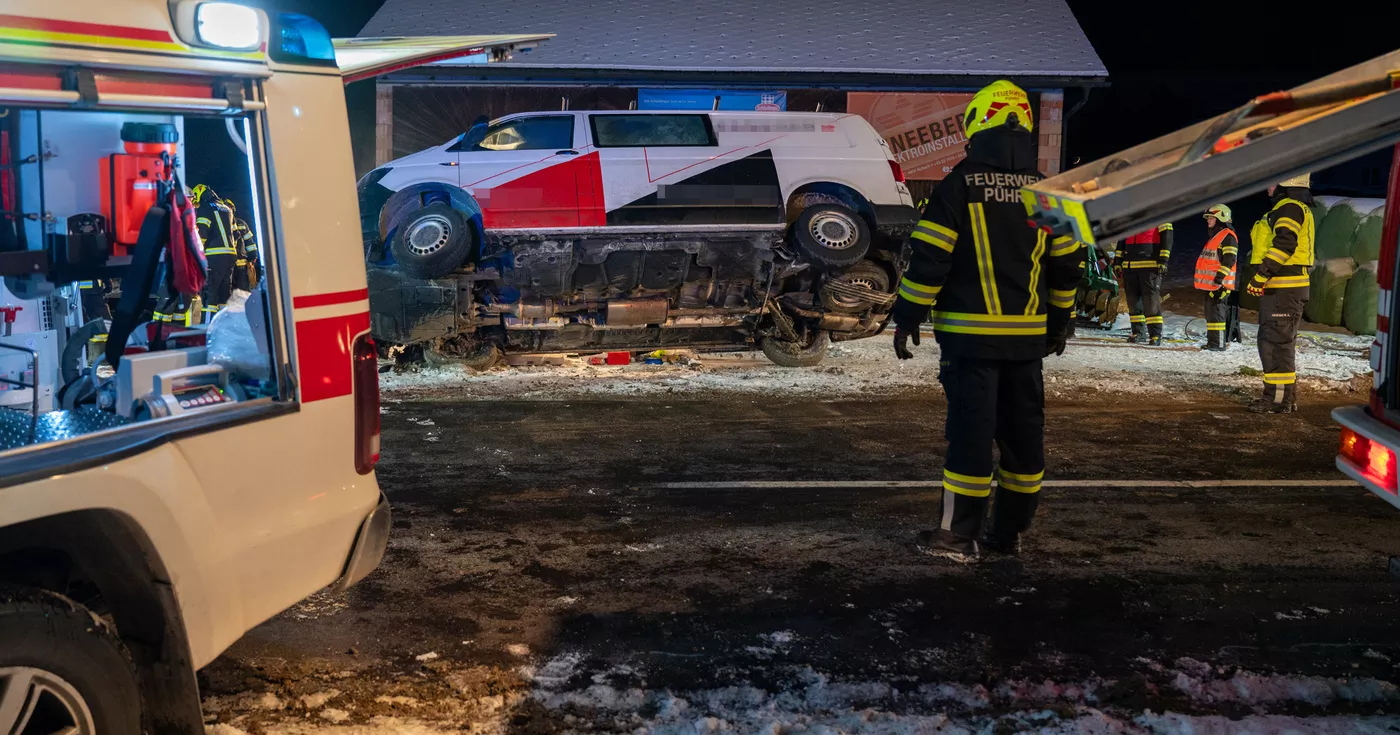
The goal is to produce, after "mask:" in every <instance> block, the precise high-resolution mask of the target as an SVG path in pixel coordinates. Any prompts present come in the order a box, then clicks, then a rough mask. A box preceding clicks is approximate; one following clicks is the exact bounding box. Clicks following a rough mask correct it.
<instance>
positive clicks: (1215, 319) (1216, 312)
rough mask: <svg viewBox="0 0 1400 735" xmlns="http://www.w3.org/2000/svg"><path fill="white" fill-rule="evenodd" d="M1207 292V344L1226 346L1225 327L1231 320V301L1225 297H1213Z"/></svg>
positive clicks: (1209, 345)
mask: <svg viewBox="0 0 1400 735" xmlns="http://www.w3.org/2000/svg"><path fill="white" fill-rule="evenodd" d="M1213 293H1214V292H1210V293H1207V294H1206V346H1208V347H1224V346H1225V327H1227V326H1229V322H1230V303H1229V302H1228V301H1227V300H1225V299H1217V298H1212V294H1213Z"/></svg>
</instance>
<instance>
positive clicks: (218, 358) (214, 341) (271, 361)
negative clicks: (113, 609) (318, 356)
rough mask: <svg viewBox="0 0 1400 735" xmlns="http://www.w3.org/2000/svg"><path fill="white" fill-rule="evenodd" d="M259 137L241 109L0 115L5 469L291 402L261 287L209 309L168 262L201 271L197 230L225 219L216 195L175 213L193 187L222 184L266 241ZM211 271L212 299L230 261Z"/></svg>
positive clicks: (1, 451) (206, 231) (0, 396)
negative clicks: (138, 433) (59, 446)
mask: <svg viewBox="0 0 1400 735" xmlns="http://www.w3.org/2000/svg"><path fill="white" fill-rule="evenodd" d="M255 130H256V128H255V127H254V126H253V125H252V124H251V120H250V119H249V118H248V117H213V116H200V115H194V114H176V113H161V112H140V113H137V112H116V111H113V112H108V111H95V110H68V109H37V108H24V107H18V106H15V107H3V108H0V141H3V145H0V148H2V149H3V150H0V167H3V169H0V170H4V171H6V172H7V173H9V174H10V175H9V176H6V177H5V179H4V181H3V183H4V184H5V186H4V187H3V188H0V196H3V197H4V199H5V201H4V203H3V206H0V211H2V212H3V215H0V232H3V233H4V234H3V235H0V262H3V263H4V266H3V267H4V276H5V278H4V287H3V288H0V463H3V461H4V459H5V455H6V454H7V453H13V452H20V453H24V452H26V451H28V450H33V449H38V448H42V447H43V446H45V445H47V444H51V443H58V442H71V441H73V440H77V439H82V438H85V437H89V436H95V435H99V434H104V433H115V434H120V433H121V432H122V431H124V430H126V429H128V428H130V427H136V426H140V425H143V424H147V423H152V422H158V421H162V420H168V419H174V418H178V417H186V418H189V417H199V416H202V415H205V414H208V415H209V416H210V417H211V419H212V418H213V417H214V416H215V415H217V414H218V413H219V412H220V411H228V410H229V409H230V408H235V407H238V406H240V405H248V406H251V405H254V404H262V405H272V404H276V403H278V402H281V401H285V400H287V399H289V398H291V397H292V396H291V395H290V394H289V393H288V386H289V385H290V381H287V380H285V376H284V375H281V374H279V372H278V370H277V369H276V366H277V365H286V364H287V363H288V360H287V358H286V357H285V356H283V357H281V358H280V359H279V358H277V357H276V353H277V352H278V351H279V350H280V349H281V347H280V345H281V344H282V343H281V341H280V340H277V339H274V333H273V331H272V330H273V328H274V327H275V326H276V324H277V321H276V319H275V318H274V315H273V312H274V311H276V310H275V309H269V307H268V305H269V304H270V303H272V302H271V301H270V300H269V299H268V292H267V285H268V284H266V283H259V284H257V285H256V286H255V287H254V288H253V292H252V293H247V292H237V293H235V294H233V295H232V297H225V296H223V295H222V294H221V300H222V301H225V302H227V306H225V308H224V309H223V310H221V311H217V312H215V311H214V310H212V309H204V308H203V307H202V305H201V304H202V302H201V300H200V296H201V295H202V294H201V293H198V292H190V293H181V292H180V288H179V287H180V286H181V285H183V286H185V288H186V290H192V289H191V288H190V284H189V283H188V278H189V276H190V274H189V273H184V272H183V271H181V270H180V266H178V265H172V263H174V262H176V261H177V260H179V258H174V257H173V254H174V255H179V254H181V253H180V252H179V251H180V250H181V249H183V250H184V253H183V255H184V256H185V257H184V259H185V263H184V265H186V266H188V265H189V264H190V263H194V264H196V266H195V268H194V270H198V266H197V263H198V260H199V257H202V256H199V257H194V256H195V254H196V253H202V252H203V250H204V249H205V245H204V244H203V243H202V242H200V234H203V235H204V236H206V237H214V236H221V235H219V234H218V233H220V232H221V230H220V226H219V225H218V224H217V223H215V222H213V218H217V217H229V218H230V219H229V224H230V225H231V224H232V222H233V220H232V218H231V215H229V214H228V213H227V212H226V211H225V210H223V209H218V210H216V209H215V208H214V207H213V206H212V204H213V202H209V201H206V202H204V205H205V206H204V207H202V208H199V209H198V210H197V211H196V210H195V208H194V205H193V202H187V204H186V206H187V207H188V211H187V212H185V214H186V215H187V216H188V220H187V221H186V220H183V219H181V218H180V212H179V211H178V206H179V205H178V202H179V200H180V199H181V198H182V196H181V194H182V193H183V194H184V196H188V191H189V190H190V189H191V188H192V187H193V186H194V185H195V184H204V185H206V186H207V187H208V188H209V189H210V190H216V191H218V192H219V196H220V197H222V199H223V200H226V201H227V202H229V203H231V204H232V205H233V209H234V210H235V211H237V212H238V215H239V221H240V222H246V224H247V227H248V230H249V232H250V235H249V237H250V238H251V241H252V242H256V243H258V244H266V243H263V240H264V238H265V237H266V233H268V232H269V231H270V228H269V227H268V226H267V223H266V222H265V221H264V217H265V213H267V212H268V206H267V201H266V199H265V194H266V191H267V187H266V186H264V185H263V177H262V174H261V173H260V168H261V164H260V163H259V162H258V161H257V160H256V159H255V158H254V157H250V155H249V154H248V153H247V151H254V152H255V151H256V150H257V149H256V147H255V145H256V143H257V137H256V135H255ZM210 199H212V197H210ZM172 207H174V208H176V211H174V212H172V211H170V210H171V208H172ZM172 219H173V221H172ZM225 229H231V227H229V228H225ZM217 244H219V243H211V244H210V245H209V247H214V246H215V245H217ZM239 252H240V253H241V252H242V251H239ZM249 252H252V251H249ZM257 252H259V253H262V252H267V248H265V247H264V248H258V249H257ZM244 256H245V257H246V253H244ZM254 257H256V256H254ZM264 265H266V264H264ZM189 270H190V269H189V268H188V267H186V268H185V271H189ZM269 270H275V269H268V268H264V269H263V272H264V273H267V272H268V271H269ZM182 273H183V275H184V276H185V277H186V278H185V280H184V281H182V279H181V278H180V276H181V275H182ZM207 278H208V279H209V283H208V284H207V285H206V287H205V288H204V289H203V291H204V293H206V294H207V293H209V292H211V290H212V289H214V288H215V285H216V282H219V281H220V279H228V283H231V282H232V280H231V279H232V276H231V274H230V273H229V271H228V268H227V267H219V268H216V269H215V270H214V271H213V272H211V273H209V274H208V275H207ZM145 283H149V284H150V287H149V288H147V287H145V285H144V284H145ZM226 290H227V289H226ZM5 314H8V315H9V319H10V321H9V322H8V323H6V322H5V321H4V316H3V315H5ZM123 325H125V326H126V327H127V328H128V330H123V329H122V326H123ZM121 331H129V332H130V333H129V334H128V335H127V336H126V337H125V339H124V340H123V343H122V346H120V347H115V348H113V345H111V344H109V340H116V339H119V338H121V335H120V334H118V333H113V332H121ZM112 356H115V357H116V359H115V360H114V359H112ZM113 363H115V364H113Z"/></svg>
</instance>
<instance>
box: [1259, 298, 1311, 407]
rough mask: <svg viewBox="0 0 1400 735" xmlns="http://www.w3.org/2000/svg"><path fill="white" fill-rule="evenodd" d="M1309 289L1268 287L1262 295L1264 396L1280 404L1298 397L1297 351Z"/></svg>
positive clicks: (1295, 399)
mask: <svg viewBox="0 0 1400 735" xmlns="http://www.w3.org/2000/svg"><path fill="white" fill-rule="evenodd" d="M1307 303H1308V289H1306V288H1285V289H1280V290H1277V291H1265V292H1264V295H1263V296H1261V297H1259V362H1260V363H1261V364H1262V365H1263V367H1264V399H1265V400H1268V401H1272V402H1274V403H1279V404H1292V403H1294V402H1296V401H1297V385H1296V383H1297V382H1298V376H1297V365H1296V362H1295V352H1296V347H1297V341H1298V325H1299V324H1300V323H1301V322H1302V321H1303V307H1304V306H1305V305H1306V304H1307Z"/></svg>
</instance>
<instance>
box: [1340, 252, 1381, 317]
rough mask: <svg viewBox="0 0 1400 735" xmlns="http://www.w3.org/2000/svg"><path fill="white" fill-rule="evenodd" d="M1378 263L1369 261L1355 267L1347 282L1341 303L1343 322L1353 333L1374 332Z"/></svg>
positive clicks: (1377, 293) (1378, 291)
mask: <svg viewBox="0 0 1400 735" xmlns="http://www.w3.org/2000/svg"><path fill="white" fill-rule="evenodd" d="M1379 265H1380V264H1379V263H1377V262H1376V261H1374V260H1373V261H1371V262H1369V263H1364V264H1362V265H1361V267H1360V268H1357V269H1356V274H1355V275H1353V276H1352V277H1351V281H1350V282H1349V283H1348V284H1347V295H1346V303H1345V304H1343V309H1342V311H1343V312H1344V317H1345V318H1344V320H1343V321H1344V323H1345V325H1346V328H1347V329H1349V330H1351V331H1352V333H1353V334H1375V333H1376V298H1377V297H1378V296H1379V295H1380V286H1379V285H1377V284H1376V271H1377V270H1379Z"/></svg>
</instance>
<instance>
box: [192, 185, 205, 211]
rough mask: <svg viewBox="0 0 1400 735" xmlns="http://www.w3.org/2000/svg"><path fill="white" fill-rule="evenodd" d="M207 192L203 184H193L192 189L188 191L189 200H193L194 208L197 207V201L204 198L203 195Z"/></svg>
mask: <svg viewBox="0 0 1400 735" xmlns="http://www.w3.org/2000/svg"><path fill="white" fill-rule="evenodd" d="M207 191H209V187H208V186H205V185H204V184H195V185H194V188H193V189H190V195H191V196H190V199H191V200H193V202H194V205H195V206H196V207H198V206H199V200H200V199H203V198H204V193H205V192H207Z"/></svg>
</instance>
